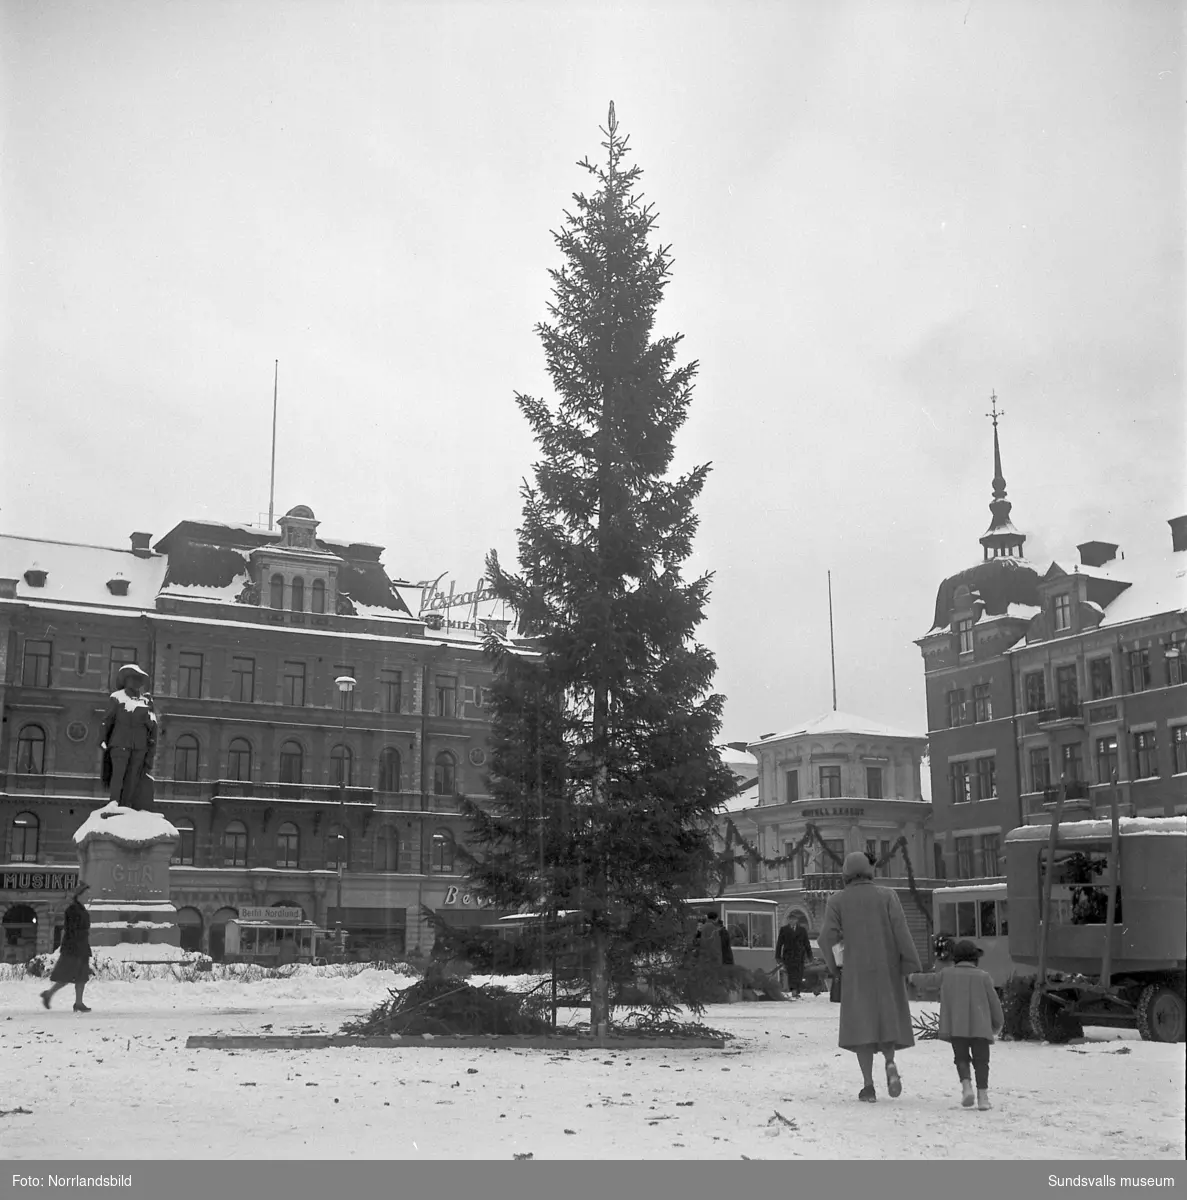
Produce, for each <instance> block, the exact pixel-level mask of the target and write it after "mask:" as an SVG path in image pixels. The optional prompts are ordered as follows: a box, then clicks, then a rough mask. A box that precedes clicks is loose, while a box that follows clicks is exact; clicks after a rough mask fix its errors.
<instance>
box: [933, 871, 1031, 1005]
mask: <svg viewBox="0 0 1187 1200" xmlns="http://www.w3.org/2000/svg"><path fill="white" fill-rule="evenodd" d="M932 920H933V925H932V928H933V929H934V930H935V932H936V933H937V934H942V935H944V936H946V937H950V938H957V939H959V938H967V939H968V940H970V941H973V942H976V943H977V945H978V946H980V947H981V949H982V950H983V951H984V952H985V954H984V957H983V958H982V959H981V969H982V970H983V971H988V972H989V974H990V976H991V977H992V979H993V984H994V986H995V987H997V988H1002V987H1004V986H1005V983H1006V980H1007V979H1009V978H1010V976H1011V975H1014V974H1019V975H1028V974H1033V973H1034V971H1033V968H1026V967H1023V966H1020V965H1019V964H1018V963H1016V962H1014V960H1013V959H1012V958H1011V957H1010V909H1009V901H1008V900H1007V898H1006V885H1005V883H970V884H966V885H963V886H962V885H961V884H953V885H951V886H948V887H939V888H936V890H935V891H934V892H933V893H932Z"/></svg>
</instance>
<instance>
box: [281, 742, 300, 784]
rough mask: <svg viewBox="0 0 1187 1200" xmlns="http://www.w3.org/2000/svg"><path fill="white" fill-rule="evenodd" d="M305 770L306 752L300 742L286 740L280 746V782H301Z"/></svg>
mask: <svg viewBox="0 0 1187 1200" xmlns="http://www.w3.org/2000/svg"><path fill="white" fill-rule="evenodd" d="M304 771H305V752H304V750H302V749H301V744H300V743H299V742H285V743H284V745H283V746H281V747H280V782H281V783H300V782H301V781H302V777H303V775H304Z"/></svg>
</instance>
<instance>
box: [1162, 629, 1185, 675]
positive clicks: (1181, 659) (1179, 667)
mask: <svg viewBox="0 0 1187 1200" xmlns="http://www.w3.org/2000/svg"><path fill="white" fill-rule="evenodd" d="M1164 661H1165V663H1166V686H1167V687H1178V686H1179V684H1181V683H1187V637H1185V635H1183V634H1181V633H1172V634H1171V640H1170V642H1169V643H1168V645H1167V647H1166V651H1165V652H1164Z"/></svg>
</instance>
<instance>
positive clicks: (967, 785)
mask: <svg viewBox="0 0 1187 1200" xmlns="http://www.w3.org/2000/svg"><path fill="white" fill-rule="evenodd" d="M948 779H949V782H950V783H951V785H952V803H953V804H968V803H969V802H970V801H971V800H972V798H973V776H972V772H971V771H970V769H969V764H968V762H967V761H961V762H954V763H949V764H948Z"/></svg>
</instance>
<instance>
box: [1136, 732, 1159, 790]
mask: <svg viewBox="0 0 1187 1200" xmlns="http://www.w3.org/2000/svg"><path fill="white" fill-rule="evenodd" d="M1133 770H1134V774H1133V777H1134V779H1153V778H1154V777H1155V776H1156V775H1157V774H1158V747H1157V746H1156V745H1155V741H1154V730H1153V729H1148V730H1145V731H1144V732H1142V733H1135V734H1134V735H1133Z"/></svg>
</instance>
